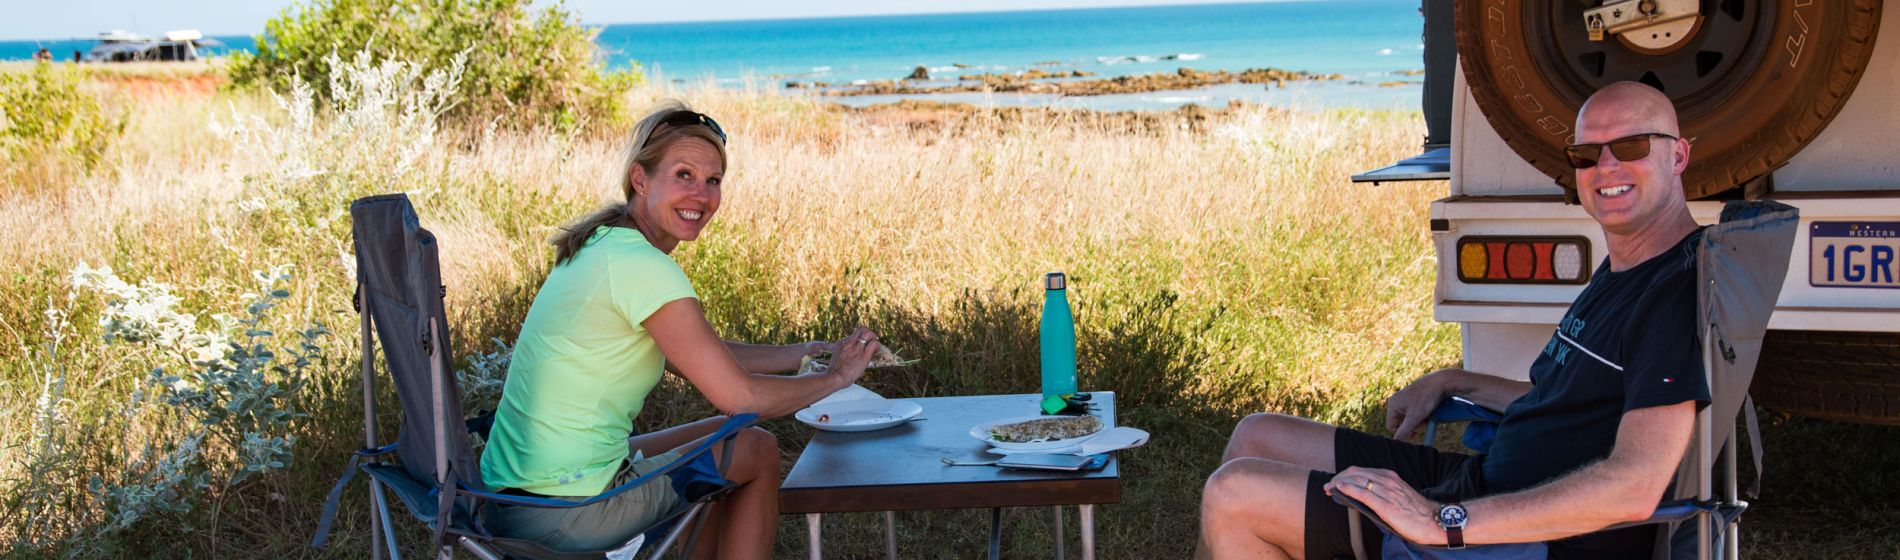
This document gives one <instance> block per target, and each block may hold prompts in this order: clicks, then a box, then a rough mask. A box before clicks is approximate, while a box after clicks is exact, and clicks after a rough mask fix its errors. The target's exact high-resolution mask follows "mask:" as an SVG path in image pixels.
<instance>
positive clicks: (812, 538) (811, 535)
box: [805, 513, 825, 560]
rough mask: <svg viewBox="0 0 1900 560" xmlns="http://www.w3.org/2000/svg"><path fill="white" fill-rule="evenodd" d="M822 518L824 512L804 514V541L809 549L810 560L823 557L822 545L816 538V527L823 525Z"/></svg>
mask: <svg viewBox="0 0 1900 560" xmlns="http://www.w3.org/2000/svg"><path fill="white" fill-rule="evenodd" d="M824 520H825V514H822V513H807V514H805V542H806V546H807V547H809V548H810V550H811V560H822V559H823V558H824V557H825V549H824V545H823V544H821V543H820V541H819V540H818V528H819V527H820V526H822V525H824Z"/></svg>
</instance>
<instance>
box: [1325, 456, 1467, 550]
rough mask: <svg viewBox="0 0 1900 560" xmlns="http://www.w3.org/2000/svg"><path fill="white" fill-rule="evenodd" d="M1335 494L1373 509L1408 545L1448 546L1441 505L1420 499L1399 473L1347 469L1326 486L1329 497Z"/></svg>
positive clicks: (1420, 496)
mask: <svg viewBox="0 0 1900 560" xmlns="http://www.w3.org/2000/svg"><path fill="white" fill-rule="evenodd" d="M1335 493H1339V494H1345V495H1346V497H1349V498H1352V499H1355V500H1359V503H1362V504H1365V505H1366V507H1368V508H1372V511H1373V512H1374V513H1377V514H1379V518H1380V519H1382V520H1385V524H1386V525H1389V526H1391V527H1392V530H1393V531H1397V532H1398V533H1399V536H1401V537H1404V538H1405V540H1406V541H1409V542H1412V543H1416V544H1422V545H1427V546H1444V545H1445V542H1446V541H1445V528H1444V527H1440V526H1439V525H1438V506H1439V505H1440V504H1438V503H1437V502H1434V501H1431V500H1427V499H1425V496H1422V495H1419V493H1418V491H1417V490H1413V489H1412V487H1411V486H1410V485H1407V484H1406V483H1405V481H1404V480H1402V479H1400V478H1399V475H1398V474H1397V473H1394V472H1392V471H1389V470H1385V469H1367V468H1361V467H1351V468H1347V469H1346V470H1345V471H1342V472H1340V473H1339V474H1337V475H1334V476H1333V479H1332V480H1331V481H1329V482H1327V483H1326V495H1328V496H1331V495H1334V494H1335Z"/></svg>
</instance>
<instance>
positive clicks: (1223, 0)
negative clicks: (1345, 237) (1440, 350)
mask: <svg viewBox="0 0 1900 560" xmlns="http://www.w3.org/2000/svg"><path fill="white" fill-rule="evenodd" d="M1333 1H1338V0H1201V1H1198V2H1194V3H1191V4H1155V3H1148V2H1146V1H1145V0H1130V3H1128V4H1121V5H1113V6H1088V7H1080V8H1029V9H1023V10H955V9H952V10H944V11H927V12H891V13H875V14H849V15H815V16H792V17H764V18H754V17H739V18H724V19H676V20H651V21H618V22H606V23H602V22H588V21H581V22H580V25H581V26H582V27H593V28H605V27H610V26H615V25H690V24H697V23H749V22H762V21H801V20H821V19H877V18H893V17H911V16H948V15H973V14H1019V13H1036V12H1080V11H1097V10H1121V9H1129V8H1161V7H1168V8H1192V7H1205V6H1231V5H1239V4H1295V3H1306V2H1313V3H1317V2H1333ZM273 19H275V18H273ZM184 29H191V28H184ZM180 30H181V29H171V30H166V31H180ZM111 31H125V32H128V33H136V34H139V35H148V36H152V37H161V36H163V35H164V33H165V31H158V32H147V31H139V30H127V29H113V30H109V31H101V32H97V33H94V34H92V35H90V36H76V37H28V38H0V41H4V42H9V43H31V42H40V41H94V40H98V38H99V37H98V36H99V35H103V34H105V33H109V32H111ZM200 32H201V33H204V36H205V37H206V38H218V37H256V36H258V35H262V34H263V30H261V29H260V30H258V31H255V32H244V33H223V32H215V33H214V32H205V31H200Z"/></svg>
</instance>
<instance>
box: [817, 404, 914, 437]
mask: <svg viewBox="0 0 1900 560" xmlns="http://www.w3.org/2000/svg"><path fill="white" fill-rule="evenodd" d="M923 413H924V407H922V406H918V404H917V403H914V402H910V401H906V400H895V399H860V400H851V401H840V402H830V403H823V404H814V405H811V406H808V407H805V409H804V410H800V411H798V414H796V415H794V417H795V418H797V419H798V421H799V422H804V423H805V424H806V425H808V426H811V427H813V428H818V429H820V430H825V431H830V432H868V431H871V430H882V429H884V428H889V427H891V426H896V425H898V424H903V423H905V422H909V421H911V419H913V418H916V417H917V415H919V414H923Z"/></svg>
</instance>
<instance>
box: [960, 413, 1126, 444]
mask: <svg viewBox="0 0 1900 560" xmlns="http://www.w3.org/2000/svg"><path fill="white" fill-rule="evenodd" d="M1039 418H1049V417H1048V416H1023V417H1020V418H1004V419H1002V420H994V421H990V422H984V423H982V424H977V425H976V426H974V427H971V428H970V437H973V438H976V439H978V440H981V441H983V442H984V443H988V444H990V446H991V447H995V448H997V449H1003V450H1008V451H1049V450H1054V449H1062V448H1065V447H1074V446H1076V445H1080V444H1081V443H1082V442H1085V441H1088V440H1089V439H1091V438H1094V437H1095V436H1098V435H1101V433H1102V432H1103V431H1107V430H1108V427H1109V426H1108V423H1107V422H1104V423H1102V429H1101V430H1097V431H1096V432H1095V433H1093V434H1089V435H1086V436H1081V437H1072V438H1069V439H1056V440H1049V441H1032V442H1026V443H1011V442H1005V441H996V439H995V438H992V437H990V430H991V429H994V428H995V427H997V426H1001V425H1003V424H1014V423H1017V422H1025V421H1029V420H1036V419H1039ZM1097 419H1098V420H1099V418H1097Z"/></svg>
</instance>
